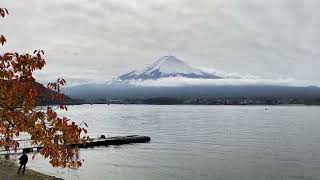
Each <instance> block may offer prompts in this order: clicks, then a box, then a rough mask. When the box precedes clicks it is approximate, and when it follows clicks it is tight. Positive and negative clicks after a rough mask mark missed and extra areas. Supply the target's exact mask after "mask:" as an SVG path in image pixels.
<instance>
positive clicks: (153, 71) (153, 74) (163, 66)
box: [118, 56, 222, 81]
mask: <svg viewBox="0 0 320 180" xmlns="http://www.w3.org/2000/svg"><path fill="white" fill-rule="evenodd" d="M168 77H185V78H193V79H222V78H221V77H218V76H215V75H213V74H210V73H206V72H203V71H202V70H200V69H197V68H193V67H191V66H189V65H188V64H186V63H185V62H183V61H181V60H179V59H177V58H176V57H174V56H164V57H162V58H160V59H159V60H158V61H156V62H155V63H153V64H152V65H150V66H148V67H147V68H145V69H143V70H140V71H138V70H136V71H132V72H129V73H127V74H124V75H121V76H119V77H118V79H120V80H121V81H128V80H150V79H161V78H168Z"/></svg>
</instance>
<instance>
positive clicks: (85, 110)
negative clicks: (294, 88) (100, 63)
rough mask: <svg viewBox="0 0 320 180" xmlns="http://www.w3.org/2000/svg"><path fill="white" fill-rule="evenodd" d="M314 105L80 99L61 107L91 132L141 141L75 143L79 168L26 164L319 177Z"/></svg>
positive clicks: (237, 178) (100, 174)
mask: <svg viewBox="0 0 320 180" xmlns="http://www.w3.org/2000/svg"><path fill="white" fill-rule="evenodd" d="M319 108H320V107H315V106H271V107H268V109H269V110H265V107H264V106H145V105H110V106H107V105H92V106H90V105H81V106H70V107H69V111H68V112H67V113H66V114H67V116H68V117H70V118H71V119H73V120H76V121H77V122H82V121H85V122H87V123H88V125H89V133H90V135H91V136H98V135H101V134H105V135H107V136H108V135H109V136H114V135H132V134H140V135H148V136H151V138H152V140H151V143H149V144H135V145H125V146H119V147H117V146H111V147H100V148H94V149H83V150H82V151H81V156H82V158H84V159H85V164H84V165H83V167H81V168H80V169H79V170H62V169H53V168H50V167H49V166H48V164H47V161H45V160H43V159H42V158H41V157H40V156H37V158H36V160H34V161H31V162H30V163H29V167H31V168H33V169H35V170H38V171H41V172H45V173H47V174H51V175H55V176H59V177H62V178H65V179H77V180H85V179H91V180H95V179H97V180H99V179H117V180H129V179H130V180H135V179H136V180H143V179H145V180H153V179H155V180H160V179H161V180H162V179H174V180H178V179H190V180H194V179H204V180H213V179H221V180H242V179H243V180H248V179H252V180H260V179H261V180H267V179H293V180H296V179H308V180H311V179H320V170H319V168H320V118H319V117H320V111H319Z"/></svg>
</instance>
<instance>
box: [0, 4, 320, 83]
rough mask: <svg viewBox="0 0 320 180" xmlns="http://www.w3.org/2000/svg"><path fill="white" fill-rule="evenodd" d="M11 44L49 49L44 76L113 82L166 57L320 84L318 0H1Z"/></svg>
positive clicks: (3, 28) (1, 27) (0, 26)
mask: <svg viewBox="0 0 320 180" xmlns="http://www.w3.org/2000/svg"><path fill="white" fill-rule="evenodd" d="M0 6H2V7H6V8H8V9H9V11H10V16H8V17H7V18H5V19H1V20H0V33H2V34H4V35H5V36H6V37H7V39H8V43H7V44H6V46H5V48H2V49H1V52H2V51H4V50H10V51H11V50H17V51H19V52H32V51H33V50H34V49H38V48H41V49H43V50H45V52H46V56H45V57H46V60H47V66H46V68H45V69H44V71H42V72H41V73H38V75H37V77H38V78H39V79H40V81H42V82H44V81H48V80H51V81H52V80H55V79H56V78H58V77H64V78H65V79H66V80H67V81H68V82H69V83H71V84H77V83H85V82H106V81H108V80H109V79H111V78H113V77H117V76H118V75H120V74H123V73H126V72H129V71H131V70H134V69H139V68H143V67H144V66H146V65H148V64H151V63H153V62H154V61H156V60H157V59H159V58H160V57H161V56H164V55H168V54H170V55H174V56H176V57H178V58H179V59H182V60H184V61H186V62H187V63H189V64H191V65H194V66H197V67H205V68H207V69H208V68H209V69H216V70H219V71H224V72H230V73H238V74H244V75H247V74H250V75H254V76H259V77H262V78H267V79H282V78H283V79H286V78H294V79H296V80H297V81H307V82H310V84H320V70H319V67H320V21H319V19H318V17H320V10H319V9H320V1H319V0H268V1H266V0H64V1H43V0H28V1H21V0H1V2H0Z"/></svg>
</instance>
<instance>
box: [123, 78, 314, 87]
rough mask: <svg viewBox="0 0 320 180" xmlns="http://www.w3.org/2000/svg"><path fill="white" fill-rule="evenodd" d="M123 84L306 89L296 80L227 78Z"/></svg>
mask: <svg viewBox="0 0 320 180" xmlns="http://www.w3.org/2000/svg"><path fill="white" fill-rule="evenodd" d="M125 83H128V84H131V85H134V86H144V87H179V86H256V85H259V86H265V85H270V86H298V87H307V86H309V85H310V84H309V83H308V82H303V81H297V80H296V79H259V78H257V79H251V78H249V79H247V78H242V79H239V78H227V79H189V78H183V77H178V78H177V77H175V78H163V79H159V80H145V81H142V80H131V81H126V82H125Z"/></svg>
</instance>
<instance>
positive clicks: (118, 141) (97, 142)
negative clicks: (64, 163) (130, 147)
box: [73, 135, 151, 148]
mask: <svg viewBox="0 0 320 180" xmlns="http://www.w3.org/2000/svg"><path fill="white" fill-rule="evenodd" d="M150 141H151V138H150V137H149V136H139V135H132V136H117V137H110V138H99V139H93V140H91V141H87V142H86V143H85V144H75V145H73V146H74V147H75V146H77V147H79V148H89V147H96V146H109V145H124V144H133V143H148V142H150Z"/></svg>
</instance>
